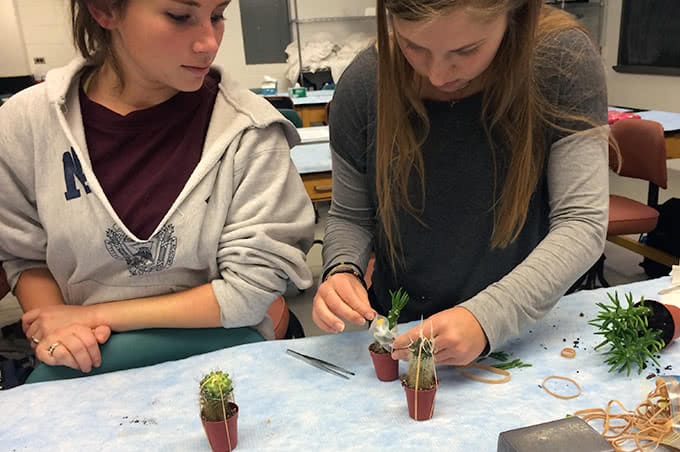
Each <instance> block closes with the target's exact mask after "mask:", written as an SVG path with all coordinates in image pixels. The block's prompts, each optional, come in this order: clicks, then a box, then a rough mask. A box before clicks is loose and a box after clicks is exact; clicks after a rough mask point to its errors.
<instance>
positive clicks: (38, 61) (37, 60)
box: [33, 57, 45, 64]
mask: <svg viewBox="0 0 680 452" xmlns="http://www.w3.org/2000/svg"><path fill="white" fill-rule="evenodd" d="M33 64H45V58H44V57H35V58H33Z"/></svg>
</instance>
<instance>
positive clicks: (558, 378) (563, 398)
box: [541, 375, 581, 400]
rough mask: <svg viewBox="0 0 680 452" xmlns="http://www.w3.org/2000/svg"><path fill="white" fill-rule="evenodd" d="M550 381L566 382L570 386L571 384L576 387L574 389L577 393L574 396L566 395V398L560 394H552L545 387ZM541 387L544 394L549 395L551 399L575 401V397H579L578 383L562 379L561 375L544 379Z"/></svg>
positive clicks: (565, 378) (579, 387) (569, 379)
mask: <svg viewBox="0 0 680 452" xmlns="http://www.w3.org/2000/svg"><path fill="white" fill-rule="evenodd" d="M550 380H564V381H568V382H569V383H571V384H573V385H574V386H576V388H577V389H578V392H577V393H576V394H572V395H566V396H565V395H561V394H557V393H555V392H552V391H551V390H550V389H548V388H547V387H546V386H545V384H546V383H547V382H548V381H550ZM541 386H542V387H543V390H544V391H545V392H547V393H548V394H550V395H551V396H553V397H557V398H558V399H562V400H569V399H575V398H576V397H578V396H580V395H581V386H580V385H579V384H578V383H576V380H573V379H571V378H569V377H563V376H561V375H550V376H549V377H545V379H544V380H543V383H541Z"/></svg>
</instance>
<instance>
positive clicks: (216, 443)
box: [199, 370, 238, 452]
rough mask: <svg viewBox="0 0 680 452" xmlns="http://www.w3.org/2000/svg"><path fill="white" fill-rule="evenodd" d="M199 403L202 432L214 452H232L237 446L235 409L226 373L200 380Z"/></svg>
mask: <svg viewBox="0 0 680 452" xmlns="http://www.w3.org/2000/svg"><path fill="white" fill-rule="evenodd" d="M199 400H200V409H201V422H202V423H203V430H205V434H206V435H207V436H208V441H209V442H210V447H211V448H212V450H213V451H214V452H224V451H231V450H234V449H235V448H236V444H237V442H238V429H237V422H238V405H236V403H234V387H233V386H232V382H231V378H229V374H228V373H226V372H222V371H221V370H215V371H212V372H210V373H208V374H207V375H205V376H204V377H203V379H201V383H200V389H199Z"/></svg>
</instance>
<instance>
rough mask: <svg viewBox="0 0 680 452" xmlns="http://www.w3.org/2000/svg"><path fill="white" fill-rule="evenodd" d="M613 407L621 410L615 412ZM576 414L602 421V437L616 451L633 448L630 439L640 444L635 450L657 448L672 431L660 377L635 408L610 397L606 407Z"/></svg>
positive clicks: (663, 384)
mask: <svg viewBox="0 0 680 452" xmlns="http://www.w3.org/2000/svg"><path fill="white" fill-rule="evenodd" d="M614 409H617V411H620V412H617V413H614V412H613V410H614ZM574 416H579V417H581V418H582V419H583V420H584V421H586V422H588V423H590V422H591V421H594V420H596V421H599V422H601V423H602V436H603V437H604V438H605V439H606V440H607V441H609V443H610V444H611V445H612V447H613V448H614V450H616V451H623V450H631V449H630V442H631V441H632V442H634V443H635V445H636V446H637V448H636V449H633V450H636V451H642V450H648V449H649V448H650V447H658V446H659V445H660V444H661V441H662V440H663V439H664V438H666V437H667V436H668V435H669V434H670V433H672V431H673V419H672V415H671V404H670V403H669V393H668V389H667V388H666V386H665V383H664V382H663V381H659V380H657V382H656V387H655V388H654V389H653V390H652V391H651V392H650V393H649V394H648V395H647V399H646V400H645V401H643V402H642V403H640V404H639V405H638V406H637V407H636V408H635V410H632V411H631V410H627V409H626V408H625V407H624V406H623V404H622V403H621V402H619V401H618V400H610V401H609V403H607V406H606V407H605V408H604V409H602V408H588V409H584V410H579V411H576V412H575V413H574Z"/></svg>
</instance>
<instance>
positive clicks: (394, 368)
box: [368, 344, 399, 381]
mask: <svg viewBox="0 0 680 452" xmlns="http://www.w3.org/2000/svg"><path fill="white" fill-rule="evenodd" d="M375 348H376V347H374V344H371V345H369V347H368V352H369V353H370V354H371V359H372V360H373V367H374V368H375V376H376V377H378V380H380V381H394V380H396V379H397V378H399V361H397V360H396V359H392V354H391V353H389V352H387V351H385V352H384V353H376V352H374V351H373V350H374V349H375Z"/></svg>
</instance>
